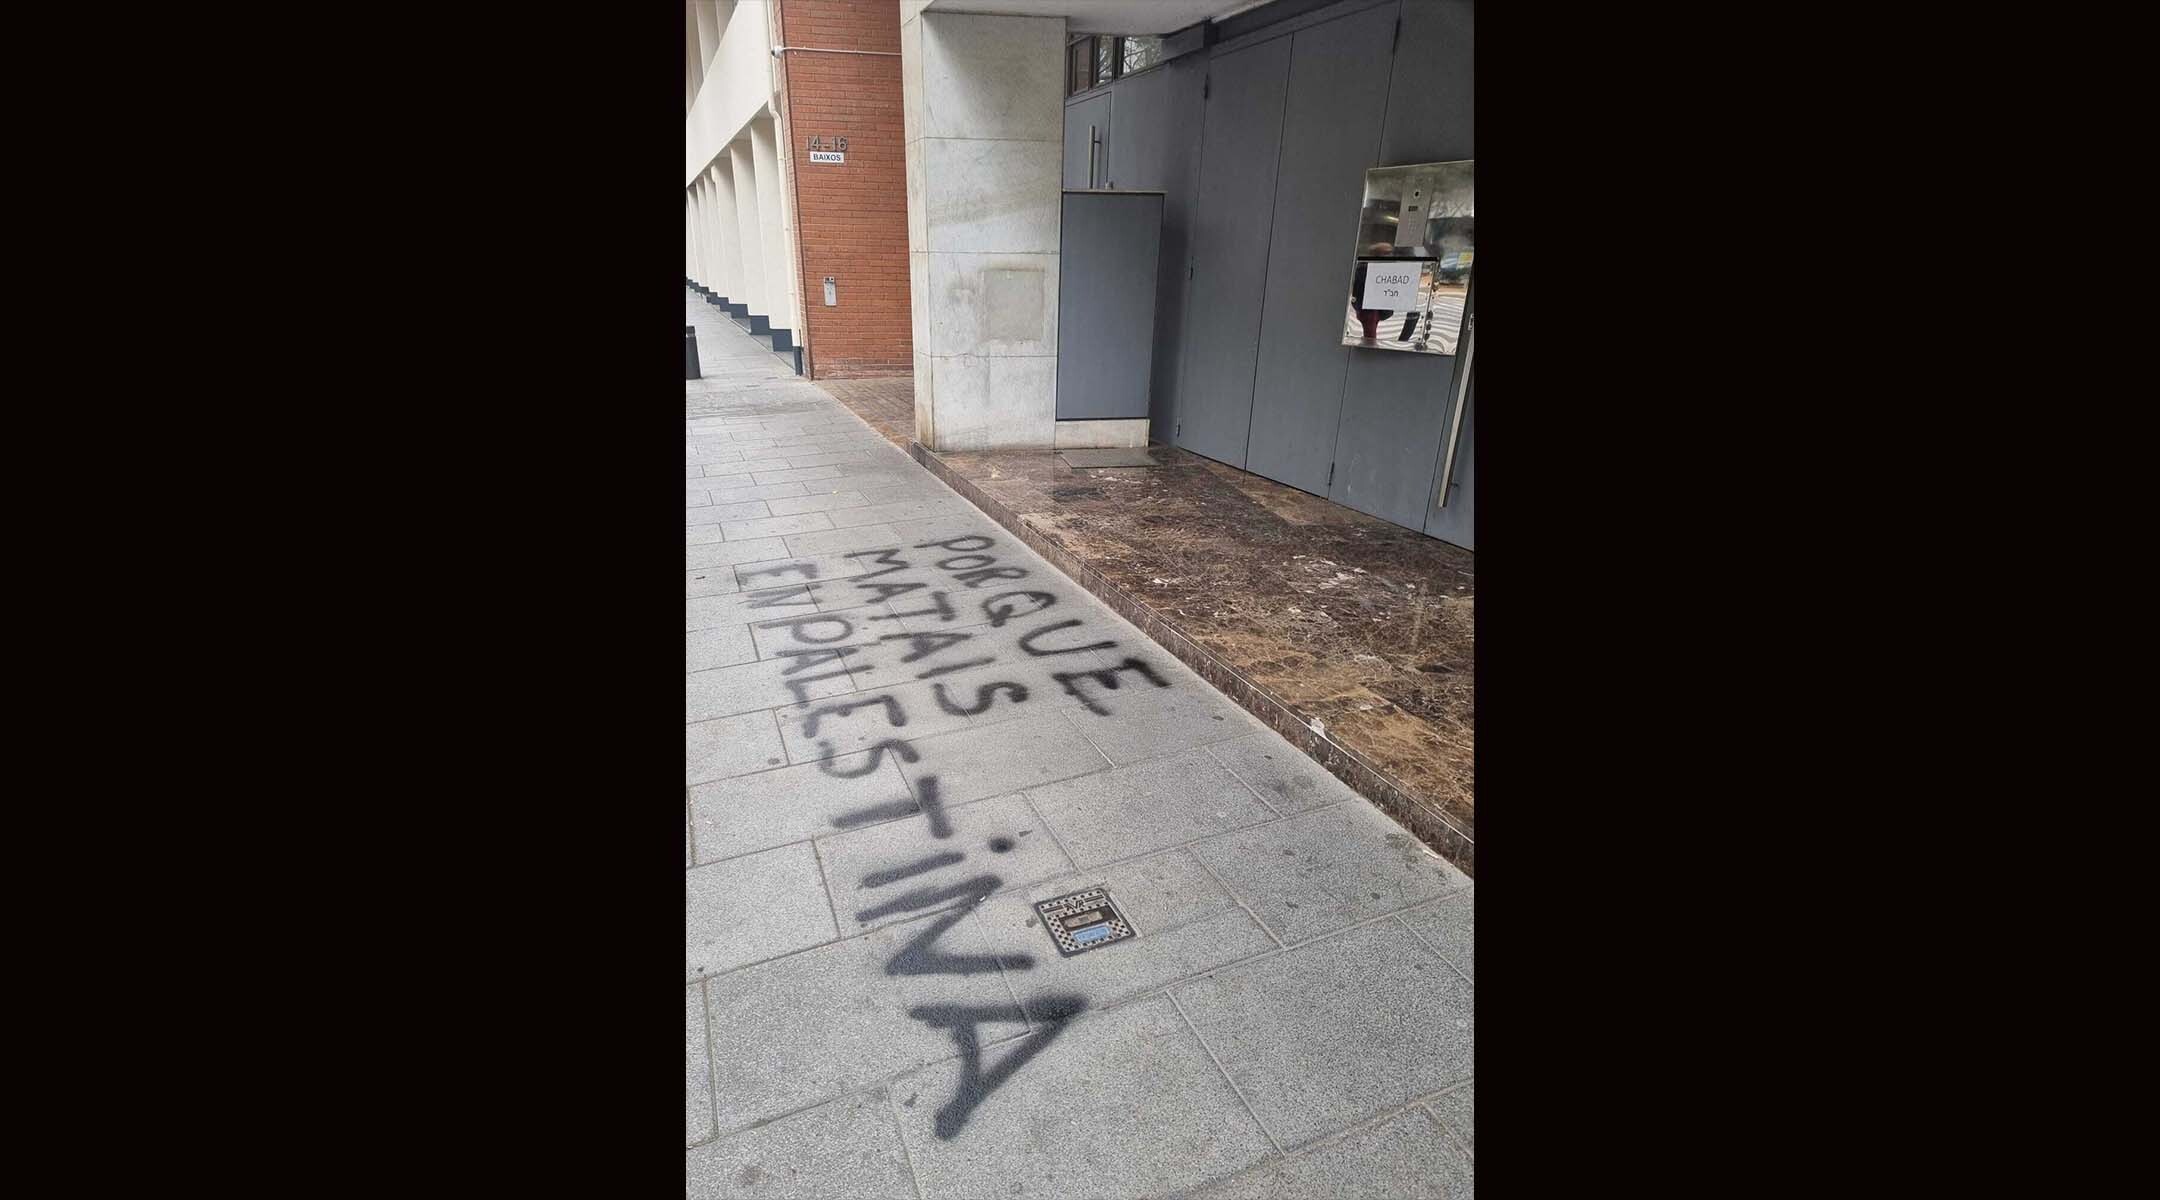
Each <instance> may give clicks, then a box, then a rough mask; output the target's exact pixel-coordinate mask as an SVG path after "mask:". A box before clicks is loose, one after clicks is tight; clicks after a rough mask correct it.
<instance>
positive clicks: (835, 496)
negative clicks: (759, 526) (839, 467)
mask: <svg viewBox="0 0 2160 1200" xmlns="http://www.w3.org/2000/svg"><path fill="white" fill-rule="evenodd" d="M868 503H870V502H869V501H868V500H866V499H864V498H863V494H862V493H861V492H827V493H825V494H824V495H822V496H782V497H779V498H777V499H773V500H767V501H765V505H766V507H768V508H769V509H771V510H772V515H774V516H776V517H786V516H793V515H794V514H796V513H806V512H830V511H831V510H833V509H836V508H857V507H860V506H862V505H866V504H868Z"/></svg>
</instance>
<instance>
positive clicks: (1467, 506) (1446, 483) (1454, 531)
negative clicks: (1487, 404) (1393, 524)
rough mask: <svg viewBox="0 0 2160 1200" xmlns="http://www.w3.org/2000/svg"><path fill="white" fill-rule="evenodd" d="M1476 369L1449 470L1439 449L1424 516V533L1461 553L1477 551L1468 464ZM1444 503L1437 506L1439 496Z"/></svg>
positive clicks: (1473, 488)
mask: <svg viewBox="0 0 2160 1200" xmlns="http://www.w3.org/2000/svg"><path fill="white" fill-rule="evenodd" d="M1476 400H1477V369H1476V367H1475V366H1474V365H1473V366H1472V367H1471V370H1470V378H1469V379H1468V380H1467V381H1466V382H1465V384H1464V387H1463V417H1462V430H1461V432H1459V433H1458V434H1457V435H1456V437H1455V461H1454V465H1453V468H1452V469H1450V467H1449V464H1448V457H1447V447H1446V445H1444V444H1443V445H1442V446H1441V448H1440V468H1439V470H1438V472H1437V474H1438V475H1439V479H1438V480H1437V481H1436V482H1435V484H1434V486H1433V506H1432V511H1430V512H1428V513H1427V514H1425V532H1427V533H1429V534H1431V535H1433V536H1434V537H1436V538H1439V539H1440V540H1441V541H1443V542H1453V543H1454V544H1456V545H1458V546H1461V547H1462V548H1463V549H1465V550H1475V549H1477V543H1476V541H1475V540H1473V538H1474V535H1475V533H1476V526H1477V522H1476V521H1475V520H1474V516H1475V513H1476V511H1477V506H1476V501H1477V481H1476V479H1474V478H1473V477H1472V474H1473V473H1472V471H1471V469H1470V468H1471V464H1472V463H1473V462H1475V461H1476V459H1475V456H1474V455H1473V454H1472V453H1471V451H1472V449H1473V447H1472V445H1471V442H1472V434H1473V433H1475V432H1476V426H1477V403H1476ZM1443 492H1444V493H1445V495H1446V497H1447V504H1446V505H1445V506H1443V505H1442V504H1441V503H1440V499H1441V496H1442V493H1443Z"/></svg>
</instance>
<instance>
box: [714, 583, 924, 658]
mask: <svg viewBox="0 0 2160 1200" xmlns="http://www.w3.org/2000/svg"><path fill="white" fill-rule="evenodd" d="M765 590H768V591H771V592H773V593H774V594H776V595H777V594H783V593H786V592H787V591H788V590H789V589H785V588H779V589H765ZM812 599H815V594H814V593H813V595H812ZM889 611H890V610H888V609H887V608H886V607H885V606H884V605H883V604H858V605H856V606H855V607H853V608H831V609H828V608H812V609H801V608H800V607H799V606H791V607H790V608H789V609H787V610H780V609H775V610H773V611H772V612H769V613H764V614H751V615H750V616H749V618H748V620H747V624H748V625H749V626H750V639H751V641H753V642H755V643H756V644H757V648H758V657H759V658H801V657H802V656H803V655H805V654H817V653H820V652H826V651H830V650H832V649H834V648H835V647H846V646H860V645H862V644H863V643H864V642H865V641H867V640H870V639H871V638H874V637H875V636H876V635H875V633H873V632H872V631H873V630H876V629H880V628H885V627H886V626H885V625H884V624H883V623H880V622H876V621H873V620H872V619H871V618H873V617H877V616H881V615H885V614H887V613H888V612H889ZM840 657H841V658H842V659H844V660H846V661H849V662H852V661H853V660H854V658H855V657H856V655H853V654H848V655H841V656H840Z"/></svg>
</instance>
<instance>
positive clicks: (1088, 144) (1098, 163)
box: [1063, 92, 1110, 188]
mask: <svg viewBox="0 0 2160 1200" xmlns="http://www.w3.org/2000/svg"><path fill="white" fill-rule="evenodd" d="M1109 142H1110V93H1108V92H1104V93H1102V94H1101V95H1099V96H1091V97H1089V98H1088V99H1086V100H1082V101H1080V102H1079V103H1078V104H1068V105H1066V106H1065V160H1064V161H1065V168H1064V171H1063V175H1064V180H1065V182H1064V184H1063V186H1065V187H1069V188H1106V187H1109V186H1110V185H1109V183H1108V182H1106V180H1107V179H1108V178H1109V174H1110V145H1109Z"/></svg>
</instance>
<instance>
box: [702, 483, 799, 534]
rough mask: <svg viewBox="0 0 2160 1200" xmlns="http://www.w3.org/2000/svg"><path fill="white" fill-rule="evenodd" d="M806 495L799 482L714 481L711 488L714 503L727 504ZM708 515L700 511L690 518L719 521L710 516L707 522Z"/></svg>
mask: <svg viewBox="0 0 2160 1200" xmlns="http://www.w3.org/2000/svg"><path fill="white" fill-rule="evenodd" d="M807 495H809V492H807V491H805V490H804V488H803V485H802V484H800V483H751V482H750V481H748V480H744V481H743V482H741V483H738V484H734V485H733V486H729V487H721V486H718V484H717V482H716V483H715V486H714V487H713V489H712V499H713V503H714V504H729V503H733V502H736V501H741V500H779V499H784V498H786V497H789V496H807ZM708 516H710V514H709V513H703V512H701V513H697V514H696V515H694V516H692V517H691V518H690V520H691V522H692V523H694V524H706V523H710V524H718V523H719V520H720V519H719V518H718V517H711V520H710V521H709V522H707V521H706V520H704V518H706V517H708Z"/></svg>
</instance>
